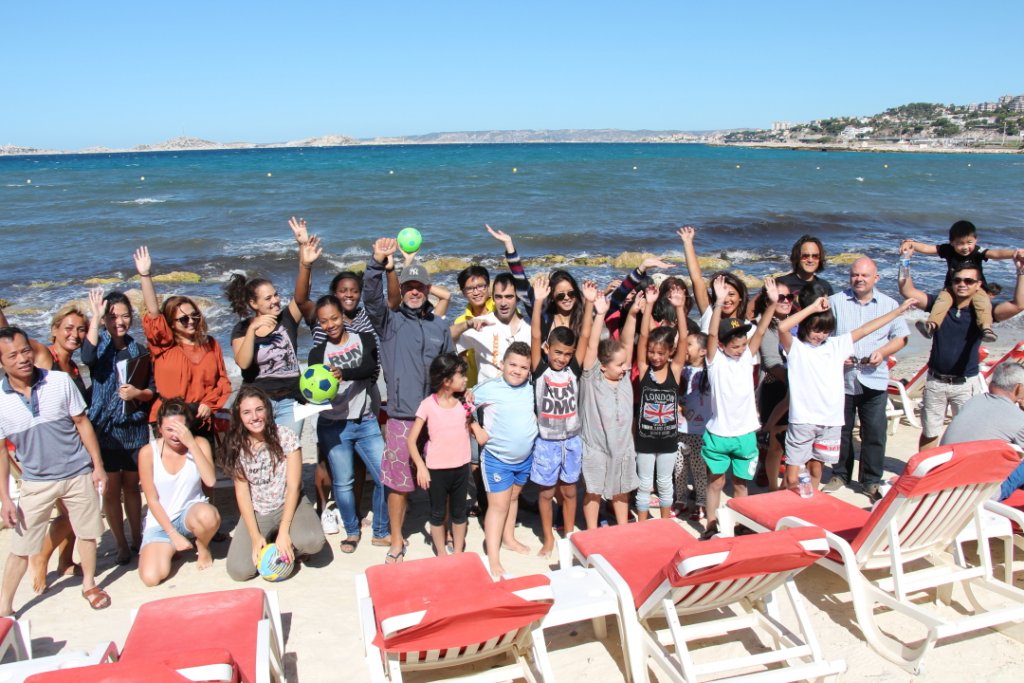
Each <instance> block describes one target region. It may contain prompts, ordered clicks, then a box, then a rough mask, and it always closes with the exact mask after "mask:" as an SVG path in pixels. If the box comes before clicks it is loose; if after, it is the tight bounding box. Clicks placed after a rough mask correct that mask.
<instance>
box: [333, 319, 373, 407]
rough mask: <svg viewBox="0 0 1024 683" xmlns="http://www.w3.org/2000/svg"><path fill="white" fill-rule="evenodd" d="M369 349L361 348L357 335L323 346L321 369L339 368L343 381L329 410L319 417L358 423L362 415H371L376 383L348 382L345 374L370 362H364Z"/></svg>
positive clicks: (364, 381) (360, 339)
mask: <svg viewBox="0 0 1024 683" xmlns="http://www.w3.org/2000/svg"><path fill="white" fill-rule="evenodd" d="M369 351H370V350H369V349H367V348H366V347H365V345H364V344H363V337H362V336H361V335H359V334H349V335H348V339H346V340H345V341H344V343H342V344H333V343H331V342H326V346H325V347H324V365H325V366H326V367H328V368H341V377H342V380H341V381H340V382H338V393H337V395H335V397H334V399H333V400H332V401H331V407H330V408H328V409H327V410H325V411H324V412H323V413H321V415H322V416H323V417H325V418H327V419H329V420H358V419H359V418H361V417H362V416H363V415H367V414H371V413H373V404H374V400H373V393H374V392H373V391H371V389H375V388H376V383H375V382H373V381H371V380H367V379H357V380H347V379H344V378H345V370H352V369H354V368H358V367H359V366H361V365H363V364H364V363H366V362H368V361H369V360H370V359H367V358H365V356H366V354H367V353H369Z"/></svg>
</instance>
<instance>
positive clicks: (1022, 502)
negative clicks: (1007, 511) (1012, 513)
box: [1003, 489, 1024, 512]
mask: <svg viewBox="0 0 1024 683" xmlns="http://www.w3.org/2000/svg"><path fill="white" fill-rule="evenodd" d="M1003 505H1009V506H1010V507H1012V508H1017V509H1018V510H1020V511H1021V512H1024V489H1017V490H1016V491H1014V492H1013V493H1012V494H1010V497H1009V498H1007V499H1006V500H1004V501H1003Z"/></svg>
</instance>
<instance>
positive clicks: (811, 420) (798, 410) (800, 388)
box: [788, 334, 853, 427]
mask: <svg viewBox="0 0 1024 683" xmlns="http://www.w3.org/2000/svg"><path fill="white" fill-rule="evenodd" d="M852 355H853V337H852V336H850V335H849V334H841V335H839V336H838V337H829V338H828V339H826V340H825V341H824V342H822V343H821V344H820V345H818V346H811V345H810V344H805V343H804V342H802V341H800V340H799V339H797V338H796V337H795V336H794V337H793V345H792V346H791V347H790V349H789V360H788V372H789V421H790V423H792V424H810V425H818V426H820V427H842V426H843V422H844V421H845V420H844V417H845V416H844V410H843V406H844V404H845V401H846V392H845V390H844V384H843V363H844V362H845V361H846V359H847V358H849V357H850V356H852Z"/></svg>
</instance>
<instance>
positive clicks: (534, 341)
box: [530, 275, 586, 371]
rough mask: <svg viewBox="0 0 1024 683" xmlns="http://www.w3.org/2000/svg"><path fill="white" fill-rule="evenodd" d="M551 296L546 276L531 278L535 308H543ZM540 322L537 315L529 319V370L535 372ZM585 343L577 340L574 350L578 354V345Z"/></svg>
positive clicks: (538, 355) (539, 359) (540, 354)
mask: <svg viewBox="0 0 1024 683" xmlns="http://www.w3.org/2000/svg"><path fill="white" fill-rule="evenodd" d="M550 294H551V283H550V282H549V281H548V276H547V275H537V276H535V277H534V278H533V300H534V301H536V302H537V306H538V307H540V308H543V307H544V304H545V303H546V302H547V299H548V296H549V295H550ZM584 324H586V318H584ZM541 331H542V330H541V320H540V316H539V315H534V316H531V317H530V369H531V370H534V371H536V370H537V368H538V367H540V361H541V356H542V354H543V349H542V348H541V345H542V344H543V343H544V340H543V339H541ZM584 343H585V342H583V341H582V340H578V343H577V346H576V350H577V353H578V352H579V347H580V345H583V344H584Z"/></svg>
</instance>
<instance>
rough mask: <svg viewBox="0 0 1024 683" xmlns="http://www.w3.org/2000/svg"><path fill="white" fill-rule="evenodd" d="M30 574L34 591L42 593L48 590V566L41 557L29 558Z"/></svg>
mask: <svg viewBox="0 0 1024 683" xmlns="http://www.w3.org/2000/svg"><path fill="white" fill-rule="evenodd" d="M28 573H29V574H30V575H31V576H32V590H33V591H35V592H36V593H42V592H43V591H45V590H46V564H45V563H44V562H43V558H42V557H41V556H39V555H32V556H30V557H29V558H28Z"/></svg>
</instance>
